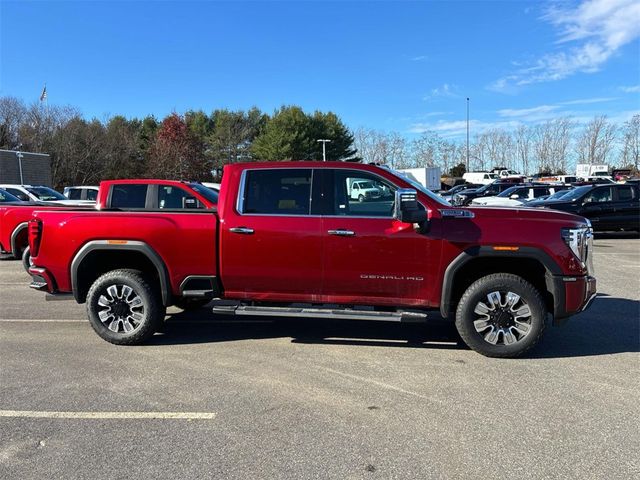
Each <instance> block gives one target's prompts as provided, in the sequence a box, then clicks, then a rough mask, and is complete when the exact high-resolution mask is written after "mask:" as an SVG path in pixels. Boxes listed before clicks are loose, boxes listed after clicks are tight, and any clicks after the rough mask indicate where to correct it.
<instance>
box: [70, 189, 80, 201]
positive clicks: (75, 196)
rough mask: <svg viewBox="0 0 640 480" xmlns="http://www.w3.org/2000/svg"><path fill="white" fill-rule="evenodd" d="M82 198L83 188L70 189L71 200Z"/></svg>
mask: <svg viewBox="0 0 640 480" xmlns="http://www.w3.org/2000/svg"><path fill="white" fill-rule="evenodd" d="M81 198H82V190H80V189H79V188H72V189H71V190H69V200H80V199H81Z"/></svg>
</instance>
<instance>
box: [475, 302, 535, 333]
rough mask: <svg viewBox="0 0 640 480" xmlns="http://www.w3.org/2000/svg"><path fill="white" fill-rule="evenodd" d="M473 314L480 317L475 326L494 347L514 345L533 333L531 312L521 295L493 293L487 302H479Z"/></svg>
mask: <svg viewBox="0 0 640 480" xmlns="http://www.w3.org/2000/svg"><path fill="white" fill-rule="evenodd" d="M473 312H474V313H475V314H476V315H478V316H479V318H478V319H477V320H474V322H473V326H474V327H475V329H476V332H478V333H479V334H480V335H482V336H483V337H484V340H485V341H486V342H488V343H490V344H492V345H513V344H514V343H518V342H520V341H522V339H524V338H525V337H526V336H527V335H528V334H529V332H530V331H531V321H532V318H531V310H530V309H529V305H527V302H525V301H524V300H523V299H522V298H521V297H520V295H517V294H515V293H513V292H506V293H505V292H499V291H498V292H491V293H489V294H488V295H487V302H486V303H484V302H478V303H477V304H476V307H475V308H474V310H473Z"/></svg>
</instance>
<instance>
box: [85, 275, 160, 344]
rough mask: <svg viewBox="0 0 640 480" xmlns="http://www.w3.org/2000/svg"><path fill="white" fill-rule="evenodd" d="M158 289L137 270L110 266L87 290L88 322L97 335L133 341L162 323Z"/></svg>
mask: <svg viewBox="0 0 640 480" xmlns="http://www.w3.org/2000/svg"><path fill="white" fill-rule="evenodd" d="M165 310H166V309H165V307H164V305H163V304H162V300H161V298H160V293H159V292H158V290H157V289H156V288H154V287H153V284H152V283H151V282H150V281H149V279H148V278H146V276H145V275H144V274H143V273H142V272H139V271H137V270H126V269H122V270H113V271H111V272H108V273H105V274H104V275H102V276H100V277H98V279H97V280H96V281H95V282H93V285H91V288H90V289H89V293H88V294H87V314H88V316H89V323H91V326H92V327H93V329H94V330H95V331H96V333H97V334H98V335H100V337H102V338H103V339H104V340H106V341H107V342H110V343H114V344H116V345H137V344H140V343H143V342H144V341H145V340H147V339H149V338H150V337H151V336H152V335H153V334H154V333H155V332H156V331H157V330H158V329H159V328H160V326H161V325H162V322H163V320H164V314H165Z"/></svg>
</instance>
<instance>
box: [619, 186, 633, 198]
mask: <svg viewBox="0 0 640 480" xmlns="http://www.w3.org/2000/svg"><path fill="white" fill-rule="evenodd" d="M616 190H617V191H618V201H619V202H628V201H630V200H633V187H632V186H630V185H624V186H620V187H618V188H617V189H616Z"/></svg>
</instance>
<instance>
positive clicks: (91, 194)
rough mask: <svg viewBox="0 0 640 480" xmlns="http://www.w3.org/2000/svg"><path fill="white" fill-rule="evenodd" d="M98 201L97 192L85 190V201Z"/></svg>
mask: <svg viewBox="0 0 640 480" xmlns="http://www.w3.org/2000/svg"><path fill="white" fill-rule="evenodd" d="M97 199H98V192H97V191H96V190H87V200H93V201H94V202H95V201H96V200H97Z"/></svg>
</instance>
